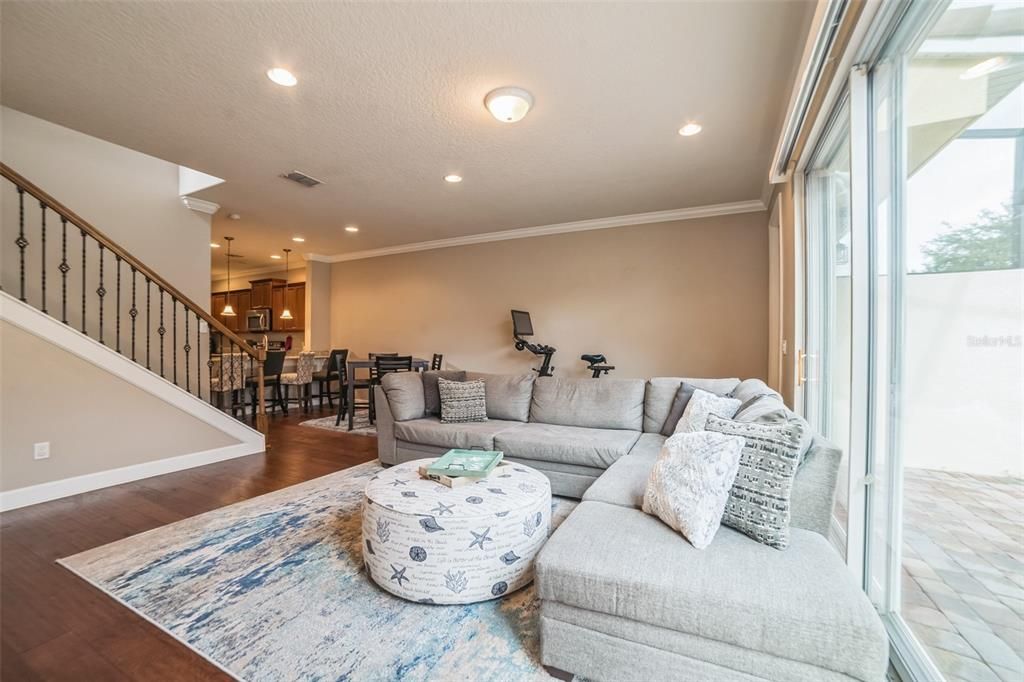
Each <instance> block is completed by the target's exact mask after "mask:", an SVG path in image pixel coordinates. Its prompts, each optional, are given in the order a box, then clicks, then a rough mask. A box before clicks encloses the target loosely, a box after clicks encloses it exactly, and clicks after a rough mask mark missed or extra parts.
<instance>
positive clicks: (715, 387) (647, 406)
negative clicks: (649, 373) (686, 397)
mask: <svg viewBox="0 0 1024 682" xmlns="http://www.w3.org/2000/svg"><path fill="white" fill-rule="evenodd" d="M684 381H685V382H686V383H688V384H691V385H692V386H696V387H697V388H699V389H701V390H702V391H707V392H708V393H714V394H715V395H726V394H727V393H729V392H730V391H732V390H733V389H734V388H736V386H737V385H738V384H739V383H740V380H739V379H690V378H685V377H654V378H653V379H651V380H650V381H648V382H647V385H646V388H645V392H644V431H645V432H646V433H660V432H661V429H662V427H663V426H664V425H665V419H666V418H667V417H668V413H669V411H670V410H671V409H672V401H673V400H675V397H676V393H677V392H678V391H679V386H680V384H682V383H683V382H684Z"/></svg>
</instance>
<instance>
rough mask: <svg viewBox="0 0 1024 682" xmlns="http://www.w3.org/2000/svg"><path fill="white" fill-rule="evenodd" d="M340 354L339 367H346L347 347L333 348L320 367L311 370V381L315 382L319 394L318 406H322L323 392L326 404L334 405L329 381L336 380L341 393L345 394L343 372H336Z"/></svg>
mask: <svg viewBox="0 0 1024 682" xmlns="http://www.w3.org/2000/svg"><path fill="white" fill-rule="evenodd" d="M339 356H341V358H342V359H341V365H340V367H342V368H346V369H347V363H348V348H335V349H332V350H331V354H330V356H329V357H328V358H327V362H325V363H324V366H323V367H322V368H320V371H318V372H313V381H315V382H317V392H318V393H319V394H320V407H323V406H324V394H325V393H326V394H327V406H328V407H334V393H333V392H332V391H331V382H332V381H337V382H339V384H340V389H339V390H340V392H341V395H345V381H344V380H343V379H342V378H341V377H342V376H344V374H340V373H339V372H338V367H339V364H338V357H339Z"/></svg>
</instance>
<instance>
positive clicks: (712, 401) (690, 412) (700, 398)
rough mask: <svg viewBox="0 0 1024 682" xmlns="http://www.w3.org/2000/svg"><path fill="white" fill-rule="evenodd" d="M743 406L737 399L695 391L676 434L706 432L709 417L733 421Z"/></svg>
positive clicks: (699, 390)
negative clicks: (715, 415)
mask: <svg viewBox="0 0 1024 682" xmlns="http://www.w3.org/2000/svg"><path fill="white" fill-rule="evenodd" d="M742 404H743V403H742V402H741V401H739V400H736V399H735V398H726V397H723V396H717V395H715V394H714V393H709V392H708V391H704V390H701V389H699V388H697V389H694V391H693V395H692V396H690V400H689V402H687V403H686V409H685V410H684V411H683V416H682V417H680V418H679V423H678V424H676V430H675V433H693V432H694V431H704V430H705V428H704V426H705V424H707V421H708V415H712V414H717V415H718V416H720V417H725V418H727V419H732V416H733V415H734V414H736V410H738V409H739V408H740V405H742Z"/></svg>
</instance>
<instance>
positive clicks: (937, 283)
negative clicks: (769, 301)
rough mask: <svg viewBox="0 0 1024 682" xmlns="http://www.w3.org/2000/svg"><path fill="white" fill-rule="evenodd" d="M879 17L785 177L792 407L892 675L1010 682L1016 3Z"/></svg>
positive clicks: (1023, 275) (1014, 533) (1021, 114)
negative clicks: (795, 315)
mask: <svg viewBox="0 0 1024 682" xmlns="http://www.w3.org/2000/svg"><path fill="white" fill-rule="evenodd" d="M894 21H897V22H898V23H896V24H895V25H893V26H890V27H887V30H884V31H881V33H882V34H884V35H887V36H888V38H887V39H886V40H885V41H881V42H880V44H879V46H878V47H877V48H876V49H875V52H874V54H870V55H865V57H864V59H863V60H862V63H864V64H866V67H865V68H861V69H858V70H857V71H855V72H854V73H853V74H852V75H851V76H850V79H849V83H848V90H849V91H850V93H851V95H850V96H849V98H848V99H846V100H844V101H843V102H842V103H841V104H840V105H838V106H837V107H836V109H835V112H834V113H833V114H832V116H831V118H830V120H831V123H830V125H829V126H828V127H827V129H826V132H825V133H824V134H823V135H822V136H821V142H820V143H819V144H818V145H817V148H816V150H815V152H814V154H813V155H812V157H811V159H810V162H809V163H808V164H807V166H806V169H807V170H806V171H805V173H804V178H803V179H804V187H805V193H804V196H805V197H806V203H805V211H804V215H805V225H806V230H805V231H806V236H807V242H806V245H807V269H806V272H807V280H806V290H807V318H806V319H807V328H806V335H807V339H806V343H807V346H806V348H807V349H808V363H807V366H808V371H807V378H808V384H807V391H806V396H807V399H806V401H805V405H804V409H805V414H806V415H807V417H808V418H809V419H810V420H811V421H812V423H813V424H814V425H815V426H816V427H817V428H818V429H819V430H821V431H822V432H823V433H824V434H825V435H826V436H828V437H829V438H830V439H832V440H833V441H834V442H836V444H837V445H838V446H839V447H841V448H843V450H844V463H843V470H842V473H841V476H842V478H843V480H841V481H840V485H839V491H838V495H837V502H836V524H835V526H836V528H837V529H839V530H842V531H844V532H845V535H844V536H843V537H842V538H841V539H842V543H841V544H845V543H846V542H849V543H850V544H849V546H844V549H846V550H847V556H848V557H850V561H854V562H856V565H851V571H852V572H853V573H854V575H856V576H858V577H860V576H862V577H863V582H864V589H865V590H866V592H867V593H868V595H869V596H870V598H871V600H872V602H873V603H874V604H875V606H876V608H877V609H878V611H879V613H880V614H881V615H882V616H883V620H884V621H885V622H886V625H887V627H888V628H889V632H890V635H891V636H892V639H893V643H894V648H895V650H896V651H897V653H898V660H899V661H900V663H901V664H902V666H903V668H904V671H905V672H906V674H907V675H908V676H909V677H912V678H915V679H922V680H929V681H930V680H934V679H942V678H946V679H969V680H995V681H998V680H1006V679H1015V680H1019V679H1024V478H1022V476H1024V344H1022V339H1021V336H1022V333H1024V270H1022V263H1024V246H1022V235H1024V6H1022V5H1021V3H1020V2H1011V1H1007V0H953V1H952V2H946V3H926V2H921V3H912V4H910V5H909V9H908V10H907V11H906V12H905V13H904V14H903V15H902V16H901V17H899V18H898V19H896V20H894ZM850 121H852V122H853V125H850V123H849V122H850ZM859 121H863V122H864V123H863V124H858V122H859ZM851 129H852V135H851V133H850V130H851ZM851 158H852V159H853V163H851V162H850V159H851ZM851 188H852V189H851ZM865 261H866V262H865ZM858 301H861V302H866V304H865V305H863V306H862V307H861V305H860V304H858V303H857V302H858ZM851 367H855V368H858V369H857V370H855V371H853V372H851ZM860 367H865V368H866V369H865V370H864V371H863V372H861V371H860V370H859V368H860ZM864 377H866V379H865V378H864ZM851 478H852V481H853V485H850V481H851ZM851 496H852V497H853V498H854V499H853V500H851V499H850V497H851ZM861 558H863V560H861Z"/></svg>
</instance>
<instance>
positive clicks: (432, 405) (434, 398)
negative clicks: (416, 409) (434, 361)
mask: <svg viewBox="0 0 1024 682" xmlns="http://www.w3.org/2000/svg"><path fill="white" fill-rule="evenodd" d="M438 379H447V380H448V381H465V380H466V373H465V372H463V371H462V370H442V371H430V372H423V403H424V405H425V406H426V413H427V414H432V415H434V416H440V414H441V393H440V391H438V389H437V380H438Z"/></svg>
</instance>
